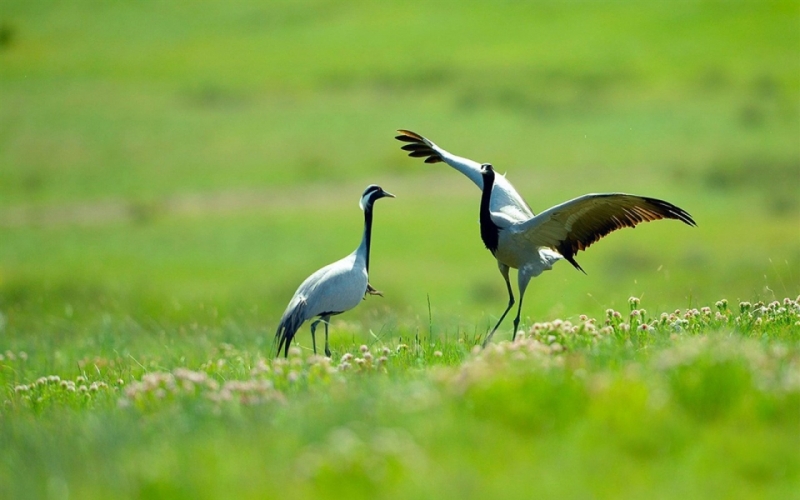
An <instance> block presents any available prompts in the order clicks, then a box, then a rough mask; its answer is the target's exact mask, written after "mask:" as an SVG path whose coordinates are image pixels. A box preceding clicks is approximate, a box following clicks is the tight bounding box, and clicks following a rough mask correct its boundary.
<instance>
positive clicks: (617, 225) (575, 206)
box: [513, 193, 697, 271]
mask: <svg viewBox="0 0 800 500" xmlns="http://www.w3.org/2000/svg"><path fill="white" fill-rule="evenodd" d="M659 219H676V220H679V221H682V222H684V223H686V224H688V225H690V226H696V225H697V224H696V223H695V221H694V219H692V216H691V215H689V213H688V212H686V211H685V210H683V209H681V208H679V207H677V206H675V205H673V204H672V203H669V202H667V201H664V200H659V199H656V198H647V197H644V196H636V195H631V194H624V193H604V194H587V195H584V196H581V197H579V198H575V199H573V200H570V201H567V202H564V203H562V204H560V205H556V206H555V207H552V208H550V209H548V210H546V211H544V212H542V213H540V214H539V215H537V216H536V217H534V218H532V219H530V220H528V221H526V222H523V223H519V224H516V225H515V226H514V227H513V232H514V233H515V234H518V235H520V236H521V237H523V238H524V239H525V240H527V241H528V242H529V243H530V244H532V245H534V246H542V247H550V248H552V249H554V250H556V251H558V252H559V253H560V254H561V255H562V256H563V257H564V258H565V259H566V260H568V261H569V262H570V263H571V264H572V265H573V266H575V267H576V268H577V269H579V270H581V271H583V269H582V268H581V266H580V265H578V263H577V262H575V258H574V255H575V254H576V253H577V252H578V251H579V250H585V249H586V248H588V247H589V246H590V245H591V244H592V243H594V242H596V241H597V240H599V239H600V238H602V237H603V236H605V235H607V234H608V233H610V232H612V231H616V230H617V229H621V228H623V227H635V226H636V225H637V224H639V223H641V222H649V221H653V220H659Z"/></svg>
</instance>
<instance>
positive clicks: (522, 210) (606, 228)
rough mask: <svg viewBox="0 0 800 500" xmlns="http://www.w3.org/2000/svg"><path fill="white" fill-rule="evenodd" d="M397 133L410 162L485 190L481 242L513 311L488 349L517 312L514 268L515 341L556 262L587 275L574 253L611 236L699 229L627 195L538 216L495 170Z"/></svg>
mask: <svg viewBox="0 0 800 500" xmlns="http://www.w3.org/2000/svg"><path fill="white" fill-rule="evenodd" d="M398 133H399V134H400V135H398V136H397V139H398V140H400V141H403V142H407V143H408V144H406V145H405V146H403V147H402V149H403V150H405V151H408V152H409V156H412V157H421V158H425V162H426V163H437V162H445V163H447V164H448V165H450V166H451V167H453V168H455V169H456V170H458V171H460V172H462V173H463V174H464V175H466V176H467V177H469V179H470V180H472V181H473V182H474V183H475V184H476V185H477V186H478V187H479V188H480V189H481V204H480V230H481V239H482V240H483V243H484V245H485V246H486V248H487V249H489V251H491V252H492V255H494V257H495V259H497V267H498V268H499V270H500V274H502V275H503V279H504V280H505V282H506V289H507V290H508V307H506V309H505V311H503V314H502V315H501V316H500V319H499V320H498V321H497V324H496V325H495V326H494V328H492V330H491V331H490V332H489V334H488V335H487V336H486V339H485V340H484V342H483V345H484V347H485V346H486V345H487V344H488V343H489V341H490V340H491V339H492V336H493V335H494V332H495V331H496V330H497V328H498V327H499V326H500V324H501V323H502V322H503V319H505V317H506V315H507V314H508V311H510V310H511V308H512V307H513V306H514V293H513V291H512V289H511V282H510V281H509V278H508V271H509V269H510V268H514V269H517V270H518V273H517V284H518V287H519V306H518V309H517V316H516V317H515V318H514V334H513V337H512V339H515V338H516V335H517V329H518V328H519V320H520V315H521V313H522V301H523V298H524V296H525V290H526V288H527V287H528V283H529V282H530V280H531V278H535V277H536V276H539V275H540V274H541V273H542V272H544V271H547V270H550V269H552V267H553V264H554V263H556V262H557V261H559V260H562V259H563V260H566V261H567V262H569V263H570V264H572V265H573V266H574V267H575V268H576V269H578V270H579V271H581V272H584V274H585V271H584V270H583V268H581V266H580V265H579V264H578V263H577V262H576V261H575V253H577V252H578V251H579V250H586V248H588V247H589V246H590V245H591V244H592V243H594V242H596V241H597V240H599V239H600V238H602V237H603V236H605V235H607V234H608V233H610V232H612V231H615V230H617V229H621V228H623V227H635V226H636V225H637V224H639V223H640V222H649V221H652V220H659V219H677V220H680V221H682V222H684V223H686V224H688V225H690V226H696V223H695V221H694V219H692V216H691V215H689V214H688V213H687V212H686V211H684V210H683V209H681V208H679V207H677V206H675V205H673V204H671V203H669V202H666V201H663V200H658V199H655V198H647V197H644V196H636V195H631V194H624V193H601V194H586V195H583V196H580V197H578V198H575V199H573V200H570V201H567V202H564V203H561V204H560V205H556V206H555V207H552V208H550V209H548V210H545V211H544V212H542V213H540V214H539V215H534V214H533V212H532V211H531V210H530V207H528V204H527V203H525V201H524V200H523V199H522V197H521V196H520V195H519V193H517V191H516V189H514V187H513V186H512V185H511V183H510V182H508V180H507V179H506V178H505V177H504V176H502V175H497V174H496V173H495V171H494V168H493V167H492V165H490V164H488V163H484V164H479V163H477V162H474V161H472V160H468V159H466V158H461V157H458V156H455V155H452V154H450V153H449V152H447V151H445V150H444V149H442V148H440V147H438V146H437V145H436V144H434V143H433V142H431V141H429V140H428V139H426V138H424V137H422V136H421V135H419V134H416V133H414V132H411V131H408V130H398Z"/></svg>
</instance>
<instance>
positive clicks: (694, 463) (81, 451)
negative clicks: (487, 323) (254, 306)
mask: <svg viewBox="0 0 800 500" xmlns="http://www.w3.org/2000/svg"><path fill="white" fill-rule="evenodd" d="M629 303H630V306H629V308H626V309H625V310H623V311H616V310H613V309H609V310H608V311H606V314H605V316H604V317H603V316H601V317H599V318H590V317H588V316H580V317H579V318H576V320H575V321H566V320H554V321H549V322H541V323H536V324H534V325H532V326H531V328H530V329H529V330H527V331H525V332H521V333H520V335H519V337H518V339H517V340H516V342H514V343H511V342H508V341H502V342H498V343H495V344H492V345H490V346H489V347H488V348H487V349H485V350H481V349H480V348H479V347H478V346H477V345H476V342H478V341H479V340H480V339H470V338H466V337H462V338H458V339H451V340H448V341H441V340H434V339H431V338H430V337H426V336H419V337H415V338H410V339H408V340H407V341H402V342H401V341H398V340H396V339H394V340H388V341H384V342H378V341H373V342H369V341H367V342H366V343H364V344H363V345H359V344H358V343H356V344H354V345H347V344H342V343H341V342H340V343H339V344H338V345H337V346H335V347H336V349H335V350H336V352H335V353H334V357H333V359H328V358H324V357H319V356H313V355H310V353H308V351H305V350H303V349H300V348H297V347H293V348H292V349H291V350H290V356H289V358H288V359H283V358H273V357H272V356H271V355H270V354H269V351H268V349H264V350H258V349H252V348H241V347H239V346H237V345H234V344H230V343H227V342H217V340H215V339H218V338H220V337H221V335H220V334H219V332H217V333H216V334H213V333H212V334H211V335H210V337H211V338H207V339H206V340H205V341H201V342H200V343H201V345H202V348H201V349H197V347H196V346H192V343H193V341H192V339H191V338H190V337H183V338H182V340H181V341H180V342H181V344H180V345H174V344H173V346H172V347H167V346H164V347H162V348H160V349H159V348H158V347H157V346H155V345H153V346H151V347H150V349H149V351H148V352H142V353H140V354H139V355H138V359H137V358H136V357H134V356H133V355H131V354H130V353H127V354H126V353H125V352H115V353H108V354H107V355H100V356H94V357H92V356H91V354H90V353H91V352H92V350H93V349H96V348H93V347H91V346H88V345H87V346H83V347H77V346H75V347H73V349H74V351H73V352H71V353H69V354H70V356H71V357H77V358H81V357H82V360H81V361H80V362H79V363H78V364H77V366H69V365H66V364H64V365H61V364H59V363H58V362H53V360H52V359H49V360H48V358H53V355H52V354H47V353H29V352H27V351H17V352H12V351H6V352H5V353H0V380H2V382H3V385H4V386H5V390H4V393H3V395H2V399H3V405H2V407H1V408H0V416H2V419H0V422H2V424H0V441H2V442H3V443H4V455H3V460H2V461H0V477H4V478H5V480H4V481H3V482H2V483H1V484H2V490H0V491H2V493H3V494H4V495H6V496H10V497H14V498H35V497H39V496H42V495H45V494H50V493H49V488H56V487H57V488H62V489H64V491H69V493H70V495H72V494H80V496H81V497H82V498H101V497H103V496H108V495H111V496H114V497H115V498H135V497H139V496H142V495H145V496H147V495H151V494H159V495H165V496H167V497H180V496H182V495H195V494H196V495H199V496H200V497H215V496H219V495H233V496H236V497H239V498H251V497H252V498H256V497H263V496H267V497H271V496H281V497H289V498H309V497H314V498H320V497H323V498H328V497H331V498H335V497H339V496H340V495H341V494H344V493H348V494H353V495H357V496H364V495H369V496H379V497H402V496H408V495H411V496H415V497H419V496H420V495H421V496H423V497H426V496H432V497H433V496H437V495H443V494H444V495H446V492H447V491H449V489H450V488H452V485H453V484H454V483H453V482H454V481H455V482H456V483H457V484H460V487H461V488H465V493H464V494H465V495H466V496H467V497H476V498H477V497H480V496H482V495H483V494H485V493H487V492H489V491H504V492H505V495H508V496H511V497H519V498H524V497H527V496H529V495H530V494H531V493H532V492H539V493H543V494H551V495H552V494H558V495H566V496H573V495H578V496H580V495H585V494H587V493H588V492H593V494H594V495H595V496H600V497H614V498H619V497H623V498H636V497H638V496H640V495H642V494H656V496H658V497H664V498H669V497H674V496H676V495H679V494H680V495H683V496H689V497H690V498H701V497H703V496H706V495H707V494H709V492H717V493H720V494H724V495H725V496H729V497H735V498H738V497H741V498H747V497H750V496H754V495H755V496H768V497H781V496H783V495H787V494H790V492H792V491H793V488H796V486H797V483H798V480H800V460H798V456H797V453H796V450H797V446H798V445H800V442H799V441H798V435H797V426H798V424H799V423H800V422H799V421H798V415H799V414H800V371H799V370H800V350H798V345H799V342H800V305H798V302H797V300H795V299H788V298H787V299H785V300H783V301H774V302H772V303H767V304H765V303H748V302H743V303H741V304H739V303H733V304H730V303H728V301H725V300H720V301H718V302H717V303H716V304H715V305H712V306H710V307H701V308H699V309H684V310H679V311H672V312H648V311H647V310H645V309H644V308H643V306H644V305H645V304H646V303H640V301H639V299H635V298H631V300H630V301H629ZM119 334H121V335H130V332H129V331H126V330H125V329H124V326H123V324H120V325H119ZM90 335H91V334H90ZM176 348H177V350H180V351H184V352H187V353H192V352H194V353H195V355H193V356H192V355H190V356H189V358H184V357H176V356H173V355H172V354H171V352H170V351H172V350H173V349H176ZM159 351H161V352H160V353H159ZM95 352H97V351H95ZM190 358H191V359H190ZM48 365H49V366H51V369H48V368H47V367H48ZM52 368H55V369H52ZM75 373H78V375H75ZM722 457H725V458H724V459H722ZM608 460H610V461H612V463H613V465H612V463H609V464H606V465H603V466H601V465H600V464H602V463H605V461H608ZM598 461H599V462H598ZM222 463H225V464H226V465H222ZM77 464H80V466H78V465H77ZM592 464H594V465H592ZM599 466H601V467H602V468H603V470H604V473H599V472H600V471H598V470H597V469H596V467H599ZM190 470H192V471H193V472H189V471H190ZM464 470H469V471H471V472H470V474H469V477H466V476H464V475H463V471H464ZM523 470H526V471H527V472H528V474H532V475H533V477H534V478H536V479H537V481H536V482H533V483H525V484H520V483H518V482H515V481H514V480H513V478H514V477H516V476H517V475H518V474H519V473H520V472H521V471H523ZM89 471H95V472H102V473H101V474H97V475H95V474H93V473H90V472H89ZM566 471H569V473H568V474H567V472H566ZM576 471H577V472H579V473H580V477H581V479H580V480H576V479H575V478H574V477H573V478H572V479H571V480H567V476H569V477H572V476H574V475H575V474H576ZM251 474H252V475H254V476H258V477H259V478H260V479H258V480H255V481H253V482H251V481H239V480H237V479H236V478H243V477H245V476H249V475H251ZM552 474H555V477H561V478H562V480H561V481H548V480H546V479H545V478H546V477H548V475H552ZM565 474H567V475H565ZM626 474H633V475H634V476H636V477H639V479H636V480H633V481H629V482H626V486H625V487H622V486H621V485H620V484H619V483H618V482H617V481H619V480H620V479H621V478H622V477H623V476H625V475H626ZM642 475H644V476H646V478H645V477H641V476H642ZM279 478H282V480H281V481H280V483H281V484H282V485H283V488H281V490H280V493H278V492H277V491H276V490H275V486H274V484H273V481H279ZM678 478H680V479H678ZM31 485H37V486H33V487H31ZM656 491H658V493H655V492H656ZM156 492H157V493H156Z"/></svg>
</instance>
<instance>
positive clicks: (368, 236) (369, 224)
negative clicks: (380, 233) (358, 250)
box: [364, 201, 372, 274]
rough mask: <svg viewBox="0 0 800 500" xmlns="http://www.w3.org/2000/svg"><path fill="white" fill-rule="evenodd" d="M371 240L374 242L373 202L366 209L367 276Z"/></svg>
mask: <svg viewBox="0 0 800 500" xmlns="http://www.w3.org/2000/svg"><path fill="white" fill-rule="evenodd" d="M370 240H372V201H370V202H368V203H367V205H366V206H365V207H364V245H365V250H366V254H365V256H364V258H365V265H366V269H367V274H369V246H370Z"/></svg>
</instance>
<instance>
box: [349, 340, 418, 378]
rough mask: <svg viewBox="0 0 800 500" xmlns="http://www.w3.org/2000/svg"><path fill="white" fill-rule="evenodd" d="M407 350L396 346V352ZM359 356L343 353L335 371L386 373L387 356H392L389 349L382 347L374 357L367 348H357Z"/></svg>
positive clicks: (403, 345) (403, 346)
mask: <svg viewBox="0 0 800 500" xmlns="http://www.w3.org/2000/svg"><path fill="white" fill-rule="evenodd" d="M405 349H407V346H406V345H405V344H398V346H397V349H396V352H401V351H403V350H405ZM358 352H359V354H360V356H359V355H355V356H354V355H353V354H350V353H349V352H348V353H345V354H344V355H343V356H342V358H341V360H340V361H339V366H338V367H337V369H338V370H339V371H342V372H347V371H355V372H358V373H366V372H371V371H383V372H385V371H386V364H387V363H388V362H389V356H390V355H391V354H392V351H391V349H389V348H388V347H384V348H382V349H381V351H380V354H381V355H380V356H379V357H377V358H376V357H375V355H373V354H372V352H371V351H370V349H369V347H367V346H366V345H362V346H361V347H359V348H358Z"/></svg>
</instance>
